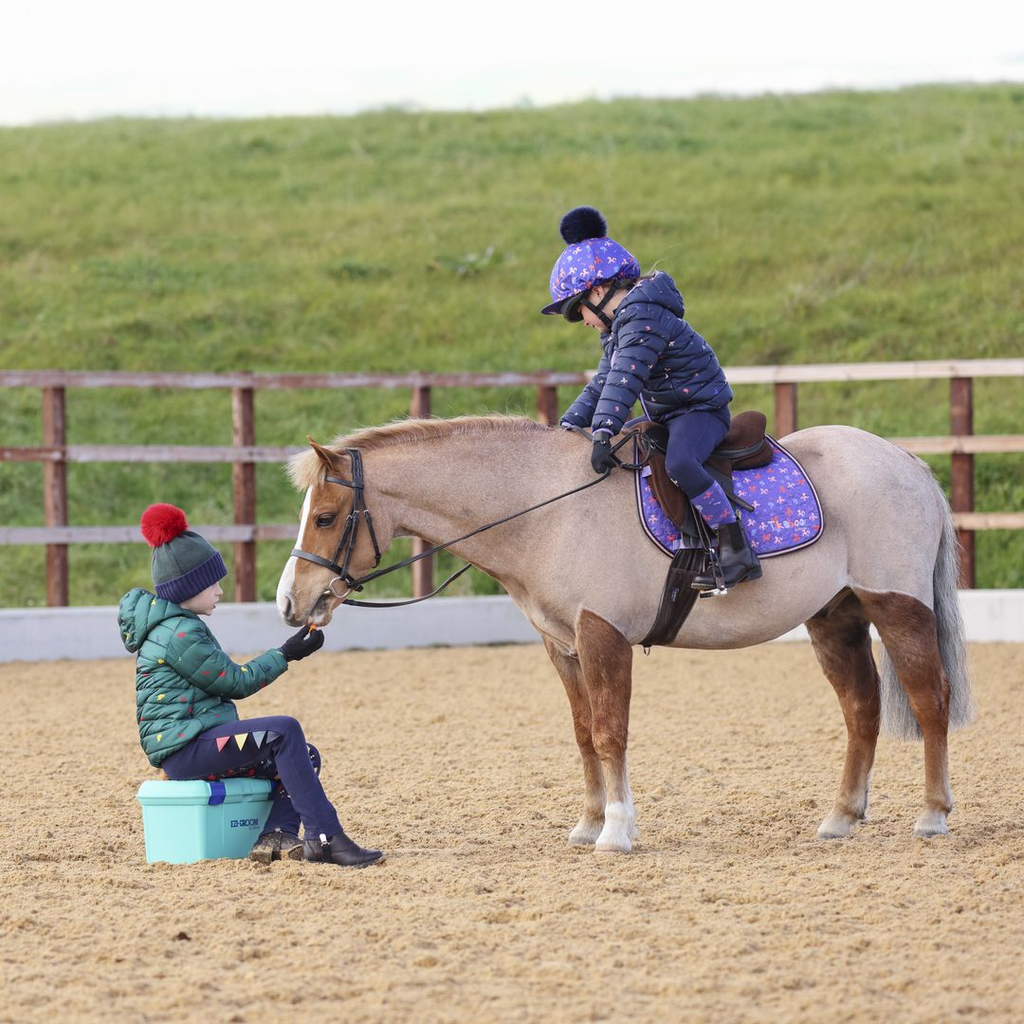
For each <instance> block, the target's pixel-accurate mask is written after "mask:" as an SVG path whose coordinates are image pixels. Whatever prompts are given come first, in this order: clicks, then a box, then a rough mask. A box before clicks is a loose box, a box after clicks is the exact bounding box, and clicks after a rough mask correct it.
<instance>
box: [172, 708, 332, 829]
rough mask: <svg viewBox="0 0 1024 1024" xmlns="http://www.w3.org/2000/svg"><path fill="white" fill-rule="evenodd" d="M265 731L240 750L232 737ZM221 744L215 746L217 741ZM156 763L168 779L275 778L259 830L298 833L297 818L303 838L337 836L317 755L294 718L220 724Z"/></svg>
mask: <svg viewBox="0 0 1024 1024" xmlns="http://www.w3.org/2000/svg"><path fill="white" fill-rule="evenodd" d="M261 732H263V733H266V737H265V739H264V741H263V743H262V744H261V745H259V746H257V744H256V740H255V739H254V737H253V736H252V735H248V736H247V737H246V740H245V743H244V744H243V745H242V749H241V750H239V749H238V744H237V743H236V742H235V739H234V737H235V736H239V735H241V734H242V733H249V734H251V733H261ZM225 736H227V737H228V741H227V743H225V744H223V745H222V746H221V748H220V749H219V750H218V749H217V742H216V741H217V740H218V739H222V738H223V737H225ZM160 767H161V768H163V770H164V771H165V772H167V776H168V778H171V779H175V780H178V779H210V780H212V779H226V778H256V779H271V780H278V779H279V780H280V781H275V785H274V788H273V790H272V791H271V797H272V798H273V801H274V803H273V806H272V807H271V809H270V816H269V817H268V818H267V823H266V824H265V825H264V826H263V831H264V832H273V831H274V830H275V829H281V831H282V832H292V833H294V834H295V835H298V832H299V820H300V819H301V820H302V825H303V827H304V828H305V830H306V835H308V836H319V835H321V834H323V835H326V836H333V835H337V834H338V833H339V832H340V831H341V823H340V822H339V821H338V814H337V812H336V811H335V809H334V806H333V805H332V804H331V802H330V801H329V800H328V799H327V795H326V794H325V793H324V788H323V786H321V785H320V779H319V769H320V755H319V753H318V752H317V750H316V748H315V747H310V746H309V745H308V744H307V743H306V737H305V735H304V734H303V732H302V726H301V725H299V723H298V722H297V721H296V720H295V719H294V718H288V717H287V716H285V715H270V716H268V717H266V718H246V719H243V720H242V721H238V722H225V723H224V724H223V725H217V726H214V728H212V729H207V730H206V732H202V733H200V734H199V735H198V736H197V737H196V738H195V739H194V740H193V741H192V742H191V743H189V744H188V745H186V746H184V747H182V748H181V750H177V751H175V752H174V753H173V754H171V755H170V756H169V757H166V758H164V760H163V761H162V762H161V764H160Z"/></svg>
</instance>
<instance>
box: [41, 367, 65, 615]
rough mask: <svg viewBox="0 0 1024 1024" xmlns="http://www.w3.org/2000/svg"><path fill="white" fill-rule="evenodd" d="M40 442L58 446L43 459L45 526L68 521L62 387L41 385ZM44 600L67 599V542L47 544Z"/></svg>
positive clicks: (54, 603)
mask: <svg viewBox="0 0 1024 1024" xmlns="http://www.w3.org/2000/svg"><path fill="white" fill-rule="evenodd" d="M43 444H44V445H46V446H47V447H53V448H60V449H61V456H60V459H59V460H58V461H51V460H47V461H46V462H44V463H43V511H44V514H45V516H46V525H47V526H67V525H68V477H67V463H66V462H65V461H64V452H63V449H64V447H65V446H66V445H67V420H66V418H65V406H64V388H62V387H54V388H43ZM46 603H47V604H48V605H49V606H50V607H51V608H54V607H59V608H63V607H66V605H67V603H68V546H67V544H47V545H46Z"/></svg>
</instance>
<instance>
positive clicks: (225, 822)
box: [138, 779, 271, 864]
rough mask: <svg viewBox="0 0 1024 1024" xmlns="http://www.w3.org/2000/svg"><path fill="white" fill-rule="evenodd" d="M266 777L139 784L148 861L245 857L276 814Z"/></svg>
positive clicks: (190, 860)
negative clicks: (270, 816) (272, 807)
mask: <svg viewBox="0 0 1024 1024" xmlns="http://www.w3.org/2000/svg"><path fill="white" fill-rule="evenodd" d="M270 789H271V783H270V782H269V781H268V780H266V779H223V780H221V781H220V782H205V781H202V780H196V781H194V782H159V781H157V780H156V779H151V780H150V781H148V782H144V783H143V784H142V785H141V786H140V787H139V793H138V800H139V803H140V804H142V827H143V830H144V832H145V835H146V863H147V864H152V863H154V862H155V861H167V862H168V863H170V864H191V863H193V862H194V861H197V860H216V859H217V858H220V857H235V858H238V857H245V856H247V855H248V853H249V851H250V850H251V849H252V844H253V843H255V842H256V840H257V839H258V838H259V836H260V832H261V831H262V829H263V823H264V822H265V821H266V820H267V815H268V814H270V805H271V799H270Z"/></svg>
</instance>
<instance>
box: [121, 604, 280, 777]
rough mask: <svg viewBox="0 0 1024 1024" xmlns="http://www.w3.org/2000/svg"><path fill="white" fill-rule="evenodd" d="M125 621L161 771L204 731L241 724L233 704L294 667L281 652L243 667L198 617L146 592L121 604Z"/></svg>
mask: <svg viewBox="0 0 1024 1024" xmlns="http://www.w3.org/2000/svg"><path fill="white" fill-rule="evenodd" d="M117 621H118V624H119V625H120V627H121V639H122V641H123V642H124V645H125V647H127V648H128V650H129V651H131V652H132V653H133V654H136V655H137V657H136V659H135V699H136V704H137V711H136V717H137V718H138V721H139V739H140V740H141V742H142V749H143V750H144V751H145V752H146V754H147V756H148V757H149V760H150V763H151V764H153V765H159V764H160V762H161V761H163V759H164V758H165V757H167V756H169V755H170V754H173V753H174V752H175V751H176V750H180V749H181V748H182V747H184V746H185V745H186V744H187V743H189V742H191V741H192V740H194V739H195V738H196V737H197V736H198V735H199V734H200V733H201V732H205V731H206V730H207V729H212V728H213V727H214V726H215V725H223V724H224V723H225V722H236V721H238V712H237V711H236V710H235V705H234V704H232V703H231V701H232V699H235V700H238V699H241V698H242V697H248V696H250V695H251V694H253V693H255V692H256V691H257V690H261V689H263V687H264V686H266V685H267V684H268V683H272V682H273V681H274V680H275V679H276V678H277V677H278V676H279V675H280V674H281V673H282V672H285V671H287V669H288V662H286V661H285V658H284V655H283V654H282V653H281V652H280V651H279V650H277V648H272V649H271V650H269V651H266V652H265V653H264V654H261V655H259V657H256V658H253V659H252V661H250V662H248V663H247V664H245V665H236V664H235V662H233V661H232V660H231V659H230V658H229V657H228V656H227V655H226V654H225V653H224V652H223V651H222V650H221V647H220V644H219V643H217V640H216V638H215V637H214V635H213V634H212V633H211V632H210V630H209V629H208V628H207V626H206V624H205V623H204V622H201V621H200V619H199V617H198V616H197V615H195V614H194V613H193V612H188V611H185V609H184V608H182V607H180V606H179V605H176V604H175V603H174V602H173V601H166V600H164V598H162V597H155V596H154V595H153V594H151V593H150V592H149V591H148V590H143V589H142V588H141V587H136V588H135V589H134V590H130V591H129V592H128V593H127V594H125V595H124V597H122V598H121V603H120V605H119V606H118V615H117Z"/></svg>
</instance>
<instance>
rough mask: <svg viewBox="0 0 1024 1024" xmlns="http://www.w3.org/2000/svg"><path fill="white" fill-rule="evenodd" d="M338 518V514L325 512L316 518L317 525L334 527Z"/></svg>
mask: <svg viewBox="0 0 1024 1024" xmlns="http://www.w3.org/2000/svg"><path fill="white" fill-rule="evenodd" d="M337 518H338V514H337V512H325V513H324V514H323V515H322V516H317V517H316V525H317V526H321V527H325V526H332V525H333V524H334V520H335V519H337Z"/></svg>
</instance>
